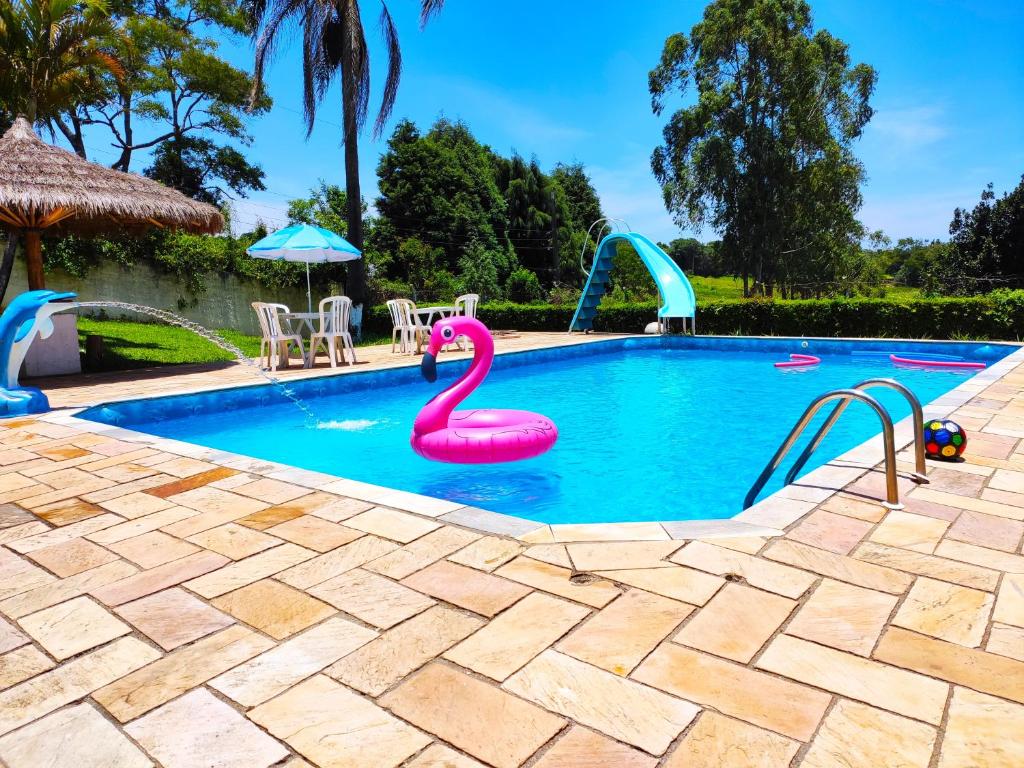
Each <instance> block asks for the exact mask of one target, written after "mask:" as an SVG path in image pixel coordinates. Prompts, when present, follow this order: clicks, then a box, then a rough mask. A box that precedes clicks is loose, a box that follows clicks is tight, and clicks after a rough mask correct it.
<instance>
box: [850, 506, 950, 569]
mask: <svg viewBox="0 0 1024 768" xmlns="http://www.w3.org/2000/svg"><path fill="white" fill-rule="evenodd" d="M954 498H960V497H958V496H954ZM947 528H949V523H948V522H945V521H943V520H936V519H935V518H932V517H925V516H924V515H914V514H911V513H909V512H890V513H889V514H888V515H886V517H885V520H883V521H882V522H881V523H880V524H879V526H878V527H877V528H876V529H875V530H874V532H872V534H871V536H870V539H871V541H874V542H876V543H878V544H887V545H889V546H890V547H901V548H902V549H910V550H913V551H914V552H922V553H924V554H926V555H930V554H932V553H933V552H935V546H936V545H937V544H938V543H939V539H941V538H942V535H943V534H944V533H945V532H946V529H947Z"/></svg>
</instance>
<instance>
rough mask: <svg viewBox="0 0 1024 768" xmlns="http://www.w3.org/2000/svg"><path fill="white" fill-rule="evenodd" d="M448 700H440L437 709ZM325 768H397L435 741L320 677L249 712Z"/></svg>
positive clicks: (277, 735)
mask: <svg viewBox="0 0 1024 768" xmlns="http://www.w3.org/2000/svg"><path fill="white" fill-rule="evenodd" d="M448 701H450V698H449V697H448V696H447V695H444V696H439V697H438V699H437V705H438V706H443V705H444V704H445V703H446V702H448ZM248 717H249V719H250V720H252V721H253V722H255V723H257V724H259V725H262V726H263V727H264V728H266V729H267V730H268V731H269V732H270V733H271V734H273V735H274V736H276V737H277V738H279V739H282V740H283V741H285V742H287V743H288V744H289V745H290V746H291V747H292V748H293V749H294V750H295V751H296V752H298V753H299V754H301V755H302V756H303V757H306V758H308V759H309V760H310V761H312V762H313V763H315V764H317V765H319V766H322V768H359V767H360V766H371V765H372V766H375V768H394V766H397V765H399V764H400V763H402V761H404V760H405V759H407V758H409V757H411V756H412V755H414V754H416V753H417V752H419V751H420V750H421V749H423V747H425V746H427V745H428V744H429V743H430V741H431V739H430V738H429V737H428V736H426V735H424V734H422V733H420V732H419V731H418V730H416V729H415V728H412V727H411V726H409V725H407V724H405V723H404V722H402V721H401V720H398V719H396V718H394V717H392V716H391V715H390V714H388V713H387V712H386V711H385V710H383V709H381V708H380V707H378V706H377V705H376V704H373V703H372V702H370V701H367V700H366V699H364V698H363V697H362V696H359V695H358V694H355V693H352V692H351V691H349V690H347V689H346V688H344V687H343V686H341V685H338V683H336V682H334V681H333V680H331V679H330V678H327V677H324V676H323V675H317V676H316V677H313V678H310V679H309V680H307V681H305V682H303V683H299V685H296V686H295V687H294V688H291V689H290V690H288V691H286V692H285V693H283V694H281V695H280V696H278V697H277V698H275V699H271V700H270V701H268V702H267V703H266V704H261V705H260V706H258V707H256V708H255V709H253V710H251V711H250V712H249V713H248Z"/></svg>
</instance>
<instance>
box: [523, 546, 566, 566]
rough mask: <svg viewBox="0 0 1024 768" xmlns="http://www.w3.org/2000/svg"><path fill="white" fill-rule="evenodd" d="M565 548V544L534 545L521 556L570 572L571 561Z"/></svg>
mask: <svg viewBox="0 0 1024 768" xmlns="http://www.w3.org/2000/svg"><path fill="white" fill-rule="evenodd" d="M565 547H566V545H565V544H534V545H533V546H532V547H529V548H528V549H527V550H526V551H525V552H523V555H524V556H526V557H529V558H531V559H533V560H540V561H541V562H542V563H548V564H550V565H557V566H558V567H559V568H568V569H569V570H570V571H571V570H572V560H570V559H569V552H568V550H567V549H566V548H565Z"/></svg>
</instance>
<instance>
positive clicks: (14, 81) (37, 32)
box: [0, 0, 124, 298]
mask: <svg viewBox="0 0 1024 768" xmlns="http://www.w3.org/2000/svg"><path fill="white" fill-rule="evenodd" d="M117 33H118V32H117V30H116V28H115V26H114V25H113V24H112V23H111V22H110V19H109V18H108V17H107V13H106V5H105V4H104V2H103V0H84V2H83V0H0V61H4V62H5V66H3V67H0V103H2V104H3V105H4V112H5V113H6V117H8V118H14V117H15V116H17V115H19V114H23V115H25V117H27V118H28V120H29V122H31V123H33V124H35V123H37V122H49V121H50V120H55V119H57V118H58V116H59V115H60V113H62V112H67V111H69V110H71V109H73V108H74V107H76V106H77V105H79V104H81V103H83V102H88V101H90V100H92V99H93V98H95V97H96V94H97V93H98V89H99V87H100V77H99V73H100V72H101V71H106V72H109V73H111V74H112V75H113V76H114V77H115V79H117V80H120V79H121V78H122V77H123V76H124V70H123V68H122V67H121V63H120V61H118V59H117V58H116V57H115V56H114V55H113V54H112V53H110V51H109V50H108V49H107V48H106V47H105V45H104V43H105V42H107V41H109V40H110V39H111V37H112V36H113V35H115V34H117ZM76 150H77V151H79V153H80V154H83V153H82V152H81V148H76ZM83 156H84V154H83ZM17 246H18V238H17V237H16V236H15V235H14V234H13V233H11V234H9V235H8V238H7V246H6V248H4V253H3V257H2V259H0V298H3V295H4V293H5V292H6V291H7V284H8V282H9V281H10V279H11V270H12V268H13V266H14V252H15V250H16V249H17Z"/></svg>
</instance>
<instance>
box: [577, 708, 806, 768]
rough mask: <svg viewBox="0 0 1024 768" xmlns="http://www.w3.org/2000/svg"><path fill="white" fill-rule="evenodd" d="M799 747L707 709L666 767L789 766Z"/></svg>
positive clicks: (797, 743)
mask: <svg viewBox="0 0 1024 768" xmlns="http://www.w3.org/2000/svg"><path fill="white" fill-rule="evenodd" d="M799 748H800V743H799V742H796V741H793V740H792V739H787V738H786V737H785V736H780V735H779V734H777V733H771V732H770V731H766V730H764V729H762V728H756V727H754V726H753V725H749V724H747V723H744V722H741V721H740V720H733V719H732V718H730V717H725V716H724V715H720V714H718V713H717V712H712V711H710V710H707V711H705V712H704V713H703V714H701V716H700V720H698V721H697V725H695V726H694V727H693V728H692V729H691V730H690V732H689V733H687V734H686V736H684V737H683V741H682V742H681V743H680V745H679V747H678V748H677V749H676V751H675V752H673V753H672V755H671V756H670V757H669V758H668V760H667V761H666V762H665V768H753V767H754V766H757V768H786V766H788V765H789V763H790V761H791V760H792V759H793V755H795V754H796V752H797V750H798V749H799ZM595 768H601V767H600V766H597V765H596V764H595Z"/></svg>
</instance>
